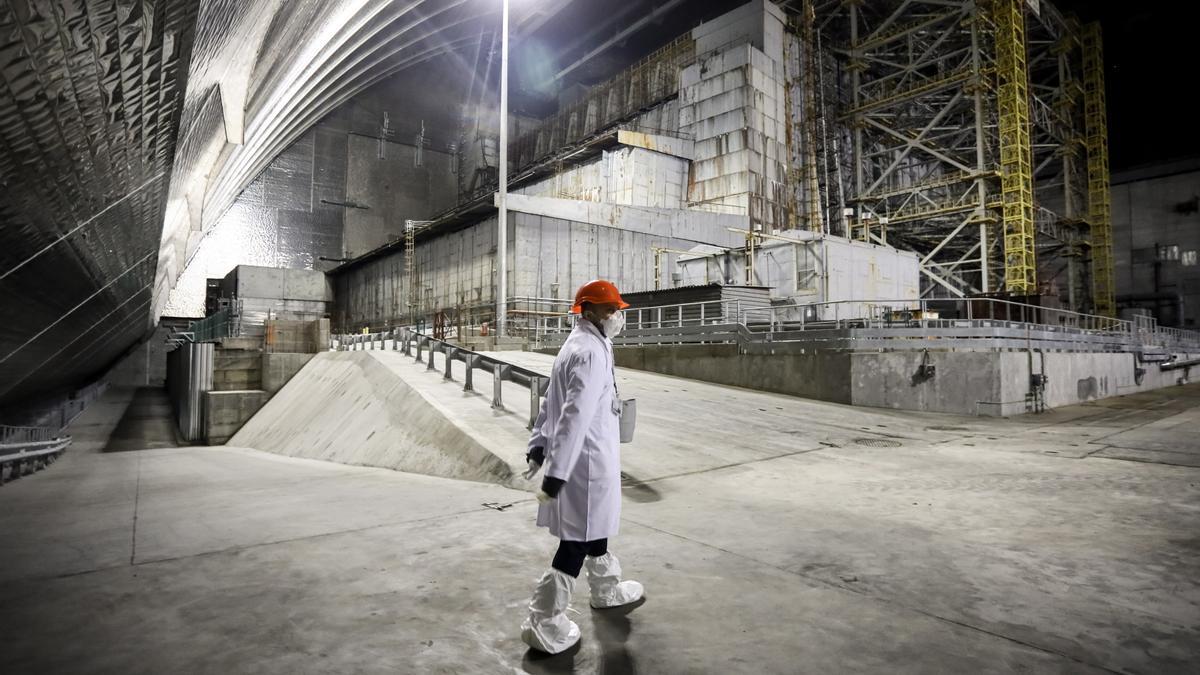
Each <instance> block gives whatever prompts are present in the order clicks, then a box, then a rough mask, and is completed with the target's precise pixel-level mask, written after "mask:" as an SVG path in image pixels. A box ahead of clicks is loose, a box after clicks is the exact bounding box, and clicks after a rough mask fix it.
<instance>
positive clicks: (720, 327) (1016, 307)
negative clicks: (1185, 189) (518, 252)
mask: <svg viewBox="0 0 1200 675" xmlns="http://www.w3.org/2000/svg"><path fill="white" fill-rule="evenodd" d="M567 323H568V322H567V321H566V317H565V316H563V317H547V318H546V319H543V320H541V321H539V322H538V324H537V325H536V328H535V331H534V344H535V347H539V348H540V347H544V346H548V345H552V344H553V343H555V342H556V339H557V337H558V336H563V335H565V334H566V332H567V330H569V326H567V325H566V324H567ZM726 324H738V325H740V326H742V327H743V328H744V329H745V330H746V331H747V334H748V335H750V336H751V337H750V339H749V342H783V341H789V340H790V341H796V340H806V339H812V337H813V336H812V335H811V334H810V333H806V331H808V332H811V331H816V330H820V331H825V330H829V329H837V330H846V329H879V330H883V331H888V330H898V329H904V328H913V327H916V328H921V329H926V330H929V331H936V332H937V336H938V337H947V338H949V337H953V336H954V334H955V331H958V332H959V333H962V334H963V337H964V338H970V339H978V338H979V337H981V336H979V335H976V334H974V333H970V331H969V329H978V328H988V329H1013V328H1018V329H1021V330H1029V331H1042V332H1048V333H1054V334H1059V335H1060V338H1059V339H1061V335H1063V334H1066V335H1071V336H1072V338H1071V339H1072V340H1073V341H1074V342H1075V343H1077V344H1079V345H1080V346H1082V345H1085V344H1103V345H1104V346H1105V348H1106V350H1110V351H1111V349H1110V348H1111V347H1112V346H1114V345H1119V346H1120V347H1121V348H1122V349H1121V350H1122V351H1132V352H1144V351H1147V350H1150V351H1154V350H1155V349H1166V350H1176V351H1190V352H1200V332H1197V331H1186V330H1181V329H1177V328H1164V327H1160V326H1158V325H1157V322H1156V321H1155V320H1154V319H1153V318H1150V317H1138V318H1136V319H1135V320H1133V321H1130V320H1124V319H1113V318H1111V317H1105V316H1097V315H1093V314H1084V313H1081V312H1074V311H1071V310H1066V309H1057V308H1046V307H1038V306H1035V305H1029V304H1025V303H1019V302H1014V301H1011V300H1003V299H1000V298H924V299H921V298H906V299H900V300H837V301H831V302H820V303H791V304H782V305H770V306H762V307H756V306H744V305H742V303H741V302H740V301H736V300H708V301H696V302H690V303H677V304H668V305H660V306H655V307H642V308H631V309H629V310H626V332H625V333H623V334H622V335H621V336H620V337H618V338H617V339H615V340H614V344H618V345H622V344H625V345H630V344H641V343H645V342H646V340H641V339H640V338H644V337H647V336H646V335H643V334H640V331H642V330H657V329H671V328H676V329H681V328H687V327H693V328H701V329H703V327H705V326H710V327H712V328H711V330H712V332H714V333H719V334H720V335H721V339H714V340H712V341H713V342H719V341H729V340H730V338H731V336H732V335H733V334H732V333H730V332H729V331H728V330H726V329H725V328H724V326H725V325H726ZM701 332H703V331H702V330H701ZM739 334H740V333H739ZM697 335H698V333H697V332H695V331H692V332H690V333H689V334H688V336H687V338H686V339H687V340H688V341H698V340H700V337H697ZM930 336H931V337H933V336H934V334H933V333H931V334H930ZM649 337H650V338H652V339H651V340H650V343H653V344H664V340H663V339H662V338H661V336H659V335H650V336H649ZM896 337H901V335H900V334H899V333H897V334H896ZM871 339H873V340H881V339H886V333H885V334H880V335H878V336H876V335H872V338H871ZM1114 340H1115V341H1114ZM741 342H742V343H746V341H745V340H742V341H741Z"/></svg>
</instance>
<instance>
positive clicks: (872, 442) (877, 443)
mask: <svg viewBox="0 0 1200 675" xmlns="http://www.w3.org/2000/svg"><path fill="white" fill-rule="evenodd" d="M854 442H855V443H857V444H858V445H865V446H867V447H868V448H898V447H900V441H893V440H891V439H889V438H856V439H854Z"/></svg>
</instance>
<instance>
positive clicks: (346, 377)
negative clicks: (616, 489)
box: [230, 351, 530, 489]
mask: <svg viewBox="0 0 1200 675" xmlns="http://www.w3.org/2000/svg"><path fill="white" fill-rule="evenodd" d="M511 414H512V413H508V412H505V411H501V412H494V411H493V410H492V409H491V408H490V407H489V400H488V399H487V398H486V397H483V396H482V395H480V394H473V393H464V392H463V391H462V387H461V384H459V383H456V382H453V381H448V380H444V379H443V378H442V377H440V376H435V377H429V376H428V373H426V371H425V369H424V368H422V367H414V364H413V363H412V359H411V358H409V357H407V356H404V354H402V353H400V352H396V351H345V352H324V353H322V354H318V355H316V356H315V357H313V358H312V360H310V361H309V362H308V363H307V365H305V366H304V367H303V368H302V369H301V370H300V372H299V373H297V374H296V375H295V377H293V378H292V379H291V381H290V382H288V383H287V384H286V385H284V386H283V388H282V389H280V390H279V392H278V393H277V394H275V396H274V397H272V398H271V400H270V401H269V402H268V403H267V404H266V405H265V406H263V408H262V410H261V411H259V413H258V414H257V415H255V416H254V417H253V418H252V419H251V420H250V421H249V422H248V423H246V425H245V426H244V427H242V429H241V431H239V432H238V433H237V434H236V435H235V436H234V437H233V439H232V440H231V441H230V444H232V445H237V446H239V447H248V448H255V449H258V450H264V451H267V452H275V453H279V454H284V455H289V456H293V457H305V458H308V459H320V460H326V461H331V462H339V463H342V464H355V465H361V466H375V467H381V468H387V469H396V470H400V471H410V472H414V473H423V474H428V475H433V476H444V477H449V478H461V479H467V480H475V481H482V482H489V483H500V484H504V485H510V486H514V487H521V488H522V489H527V488H528V487H529V485H530V484H529V482H528V481H526V480H525V479H524V478H522V477H521V476H520V472H521V470H522V469H523V468H524V467H523V466H522V464H523V462H522V460H523V457H524V448H525V445H524V444H525V440H526V439H527V438H528V432H527V431H526V430H525V429H524V423H523V422H522V421H517V422H514V420H513V419H509V418H508V416H509V415H511ZM501 415H503V417H498V416H501ZM517 419H518V420H519V419H520V418H517ZM491 448H504V449H505V450H511V454H510V455H509V456H505V457H501V456H498V455H497V454H496V453H495V452H493V451H492V449H491Z"/></svg>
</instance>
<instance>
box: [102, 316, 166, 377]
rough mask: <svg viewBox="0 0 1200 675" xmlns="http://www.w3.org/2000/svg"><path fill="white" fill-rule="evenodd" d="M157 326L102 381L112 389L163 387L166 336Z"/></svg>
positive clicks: (161, 328) (163, 328)
mask: <svg viewBox="0 0 1200 675" xmlns="http://www.w3.org/2000/svg"><path fill="white" fill-rule="evenodd" d="M170 334H171V329H170V328H169V327H166V326H159V327H158V328H156V329H155V330H154V332H153V333H152V334H151V335H150V337H149V338H147V339H146V341H145V342H142V343H141V344H139V345H137V346H136V347H134V348H133V351H131V352H130V353H129V354H127V355H126V356H125V358H123V359H121V360H120V361H119V362H118V363H117V364H116V365H115V366H113V368H112V370H110V371H108V374H107V375H105V376H104V378H103V379H105V380H106V381H108V383H109V384H110V385H112V386H114V387H163V386H166V383H167V344H166V339H167V336H168V335H170Z"/></svg>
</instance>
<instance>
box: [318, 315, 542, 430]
mask: <svg viewBox="0 0 1200 675" xmlns="http://www.w3.org/2000/svg"><path fill="white" fill-rule="evenodd" d="M389 340H390V341H391V343H392V344H391V350H388V347H387V342H388V341H389ZM330 342H331V345H330V348H331V349H332V350H333V351H361V350H374V351H399V352H401V353H403V354H404V355H405V356H410V357H413V358H414V359H415V360H416V362H417V363H425V364H427V367H426V370H427V371H433V370H436V369H437V368H436V366H435V364H434V361H433V355H434V354H436V353H440V354H442V355H443V359H442V360H443V366H442V367H443V371H442V379H444V380H452V379H454V378H453V370H454V368H453V366H454V362H455V361H458V362H460V363H462V364H463V366H464V367H465V370H464V372H463V391H464V392H471V391H475V385H474V377H473V375H474V372H475V370H476V369H479V370H484V371H490V372H491V374H492V408H495V409H503V408H504V403H503V400H504V399H503V385H504V382H505V381H508V382H513V383H516V384H519V385H521V386H523V387H525V388H526V389H528V390H529V422H528V424H527V425H526V428H527V429H532V428H533V423H534V422H535V421H536V420H537V416H538V412H539V410H540V409H541V403H542V402H541V399H542V397H543V396H545V395H546V389H547V388H548V387H549V386H550V378H549V377H547V376H546V375H543V374H541V373H535V372H534V371H532V370H529V369H527V368H522V367H521V366H517V365H514V364H511V363H508V362H505V361H501V360H500V359H497V358H494V357H491V356H486V355H484V354H479V353H476V352H473V351H471V350H469V349H464V348H462V347H458V346H455V345H453V344H450V343H449V342H445V341H443V340H437V339H435V338H433V337H430V336H428V335H425V334H422V333H420V332H418V331H416V330H414V329H412V328H396V329H393V330H390V331H385V332H381V333H364V334H358V335H339V336H336V337H334V338H332V339H331V341H330Z"/></svg>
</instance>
